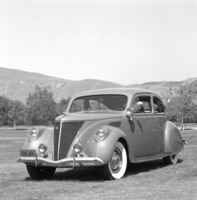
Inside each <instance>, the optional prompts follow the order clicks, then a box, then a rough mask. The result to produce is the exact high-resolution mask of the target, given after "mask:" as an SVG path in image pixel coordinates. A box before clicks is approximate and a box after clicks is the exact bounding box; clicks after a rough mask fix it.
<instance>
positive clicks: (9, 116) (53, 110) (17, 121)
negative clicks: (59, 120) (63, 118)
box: [0, 86, 70, 127]
mask: <svg viewBox="0 0 197 200" xmlns="http://www.w3.org/2000/svg"><path fill="white" fill-rule="evenodd" d="M69 99H70V98H67V99H64V98H62V99H61V100H60V101H59V102H56V101H55V100H54V96H53V93H52V92H51V91H49V90H47V89H46V88H41V87H39V86H36V87H35V90H34V91H33V93H30V94H29V95H28V97H27V99H26V104H24V103H23V102H21V101H19V100H11V99H8V98H7V97H5V96H0V126H14V127H15V126H16V125H52V124H53V123H54V120H55V118H56V117H57V116H59V115H60V114H62V113H63V112H64V111H65V110H66V107H67V105H68V102H69Z"/></svg>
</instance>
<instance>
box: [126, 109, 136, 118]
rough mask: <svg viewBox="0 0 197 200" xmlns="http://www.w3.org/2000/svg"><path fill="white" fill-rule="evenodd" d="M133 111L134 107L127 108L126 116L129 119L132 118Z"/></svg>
mask: <svg viewBox="0 0 197 200" xmlns="http://www.w3.org/2000/svg"><path fill="white" fill-rule="evenodd" d="M133 112H134V109H133V108H132V107H128V108H127V118H128V119H129V120H133Z"/></svg>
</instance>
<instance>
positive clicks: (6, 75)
mask: <svg viewBox="0 0 197 200" xmlns="http://www.w3.org/2000/svg"><path fill="white" fill-rule="evenodd" d="M196 80H197V78H190V79H187V80H185V81H180V82H175V81H174V82H167V81H162V82H148V83H143V84H132V85H128V86H123V85H120V84H117V83H113V82H108V81H102V80H95V79H85V80H79V81H72V80H66V79H62V78H56V77H51V76H46V75H44V74H39V73H31V72H25V71H21V70H16V69H7V68H2V67H0V95H5V96H6V97H8V98H10V99H17V100H21V101H23V102H25V100H26V98H27V96H28V94H29V93H32V92H33V91H34V89H35V86H36V85H39V86H40V87H46V88H47V89H49V90H50V91H52V92H53V93H54V98H55V100H56V101H58V100H60V99H61V98H67V97H70V96H72V95H73V94H75V93H78V92H80V91H84V90H91V89H99V88H113V87H137V88H146V89H150V90H152V91H154V92H156V93H158V94H161V93H165V92H166V91H168V90H169V89H170V88H171V89H172V90H174V89H176V88H178V87H179V86H180V85H181V84H185V83H191V82H193V81H196Z"/></svg>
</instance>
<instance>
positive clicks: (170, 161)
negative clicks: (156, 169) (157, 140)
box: [163, 154, 178, 165]
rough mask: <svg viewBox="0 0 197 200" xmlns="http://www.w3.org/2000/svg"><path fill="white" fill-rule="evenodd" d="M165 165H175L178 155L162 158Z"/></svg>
mask: <svg viewBox="0 0 197 200" xmlns="http://www.w3.org/2000/svg"><path fill="white" fill-rule="evenodd" d="M163 161H164V163H165V164H168V165H169V164H170V165H175V164H176V163H177V162H178V154H172V155H170V156H167V157H165V158H163Z"/></svg>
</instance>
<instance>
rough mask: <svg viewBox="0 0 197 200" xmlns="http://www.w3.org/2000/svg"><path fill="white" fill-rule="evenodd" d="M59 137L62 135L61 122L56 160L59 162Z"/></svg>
mask: <svg viewBox="0 0 197 200" xmlns="http://www.w3.org/2000/svg"><path fill="white" fill-rule="evenodd" d="M61 135H62V121H61V122H60V128H59V140H58V151H57V160H59V153H60V139H61Z"/></svg>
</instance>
